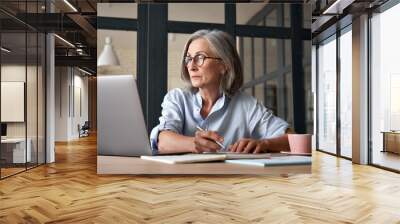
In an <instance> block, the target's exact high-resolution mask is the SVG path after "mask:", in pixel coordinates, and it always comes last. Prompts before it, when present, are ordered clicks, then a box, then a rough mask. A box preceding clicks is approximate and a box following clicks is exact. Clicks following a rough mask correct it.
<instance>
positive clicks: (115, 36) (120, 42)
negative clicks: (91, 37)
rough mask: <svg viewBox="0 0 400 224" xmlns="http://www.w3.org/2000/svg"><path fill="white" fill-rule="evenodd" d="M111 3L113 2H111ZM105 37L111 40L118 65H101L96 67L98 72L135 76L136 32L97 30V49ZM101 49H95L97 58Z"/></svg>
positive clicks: (102, 44)
mask: <svg viewBox="0 0 400 224" xmlns="http://www.w3.org/2000/svg"><path fill="white" fill-rule="evenodd" d="M111 5H113V4H111ZM106 37H111V39H112V40H113V42H112V44H113V48H114V51H115V53H116V54H117V57H118V59H119V62H120V66H103V67H98V68H97V73H98V74H133V75H134V76H135V77H136V74H137V71H136V63H137V59H136V53H137V32H136V31H120V30H100V29H99V30H97V49H103V47H104V44H105V39H106ZM100 53H101V50H98V51H97V58H98V57H99V55H100Z"/></svg>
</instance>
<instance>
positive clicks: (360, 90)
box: [352, 15, 368, 164]
mask: <svg viewBox="0 0 400 224" xmlns="http://www.w3.org/2000/svg"><path fill="white" fill-rule="evenodd" d="M352 28H353V34H352V38H353V40H352V44H353V59H352V61H353V80H352V81H353V83H352V87H353V89H352V94H353V102H352V104H353V105H352V106H353V114H352V117H353V118H352V122H353V124H352V125H353V128H352V134H353V136H352V145H353V153H352V156H353V162H354V163H358V164H367V163H368V16H367V15H361V16H360V17H358V18H355V19H353V25H352Z"/></svg>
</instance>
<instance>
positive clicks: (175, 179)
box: [0, 137, 400, 224]
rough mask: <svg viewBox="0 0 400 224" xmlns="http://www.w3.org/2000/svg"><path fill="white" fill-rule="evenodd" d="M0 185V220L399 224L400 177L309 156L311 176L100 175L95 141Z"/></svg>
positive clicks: (63, 148) (73, 146) (67, 147)
mask: <svg viewBox="0 0 400 224" xmlns="http://www.w3.org/2000/svg"><path fill="white" fill-rule="evenodd" d="M56 158H57V159H56V163H55V164H51V165H46V166H41V167H39V168H36V169H33V170H30V171H28V172H26V173H22V174H19V175H16V176H13V177H10V178H8V179H5V180H2V181H0V223H373V224H376V223H385V224H386V223H400V175H399V174H395V173H391V172H387V171H384V170H380V169H377V168H374V167H369V166H359V165H352V164H351V163H350V162H349V161H347V160H343V159H337V158H335V157H332V156H330V155H326V154H323V153H319V152H314V156H313V173H312V174H307V175H294V176H289V177H277V176H212V175H210V176H98V175H97V174H96V139H95V138H94V137H90V138H84V139H82V140H81V141H76V142H70V143H68V144H57V147H56Z"/></svg>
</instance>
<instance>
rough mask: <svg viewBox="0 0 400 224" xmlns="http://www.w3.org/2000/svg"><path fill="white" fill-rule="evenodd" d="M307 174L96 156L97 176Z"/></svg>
mask: <svg viewBox="0 0 400 224" xmlns="http://www.w3.org/2000/svg"><path fill="white" fill-rule="evenodd" d="M299 173H302V174H309V173H311V165H290V166H287V165H285V166H270V167H258V166H248V165H238V164H230V163H224V162H210V163H190V164H174V165H171V164H166V163H159V162H154V161H148V160H143V159H140V158H137V157H121V156H97V174H135V175H141V174H184V175H187V174H252V175H254V174H255V175H287V174H299Z"/></svg>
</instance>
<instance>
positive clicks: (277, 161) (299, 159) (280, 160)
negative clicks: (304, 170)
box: [225, 156, 311, 166]
mask: <svg viewBox="0 0 400 224" xmlns="http://www.w3.org/2000/svg"><path fill="white" fill-rule="evenodd" d="M225 162H226V163H234V164H242V165H252V166H282V165H310V164H311V157H310V156H279V157H271V158H269V159H239V160H225Z"/></svg>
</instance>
